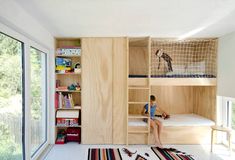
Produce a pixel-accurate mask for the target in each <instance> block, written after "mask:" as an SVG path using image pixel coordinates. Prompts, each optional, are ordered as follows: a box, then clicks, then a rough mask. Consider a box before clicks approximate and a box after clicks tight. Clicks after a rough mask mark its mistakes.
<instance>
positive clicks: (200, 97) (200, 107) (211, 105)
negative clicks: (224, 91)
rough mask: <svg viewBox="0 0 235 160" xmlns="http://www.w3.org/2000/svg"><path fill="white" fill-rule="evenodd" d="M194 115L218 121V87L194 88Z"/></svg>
mask: <svg viewBox="0 0 235 160" xmlns="http://www.w3.org/2000/svg"><path fill="white" fill-rule="evenodd" d="M193 92H194V108H193V113H195V114H198V115H200V116H203V117H206V118H208V119H211V120H213V121H215V120H216V87H194V88H193Z"/></svg>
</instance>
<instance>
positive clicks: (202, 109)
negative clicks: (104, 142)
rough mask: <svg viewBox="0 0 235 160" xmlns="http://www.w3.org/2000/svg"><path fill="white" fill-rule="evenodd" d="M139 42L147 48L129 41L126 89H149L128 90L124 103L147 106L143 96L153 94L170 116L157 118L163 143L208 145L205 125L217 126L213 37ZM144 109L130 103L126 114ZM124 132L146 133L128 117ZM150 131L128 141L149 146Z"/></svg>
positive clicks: (138, 122) (143, 125)
mask: <svg viewBox="0 0 235 160" xmlns="http://www.w3.org/2000/svg"><path fill="white" fill-rule="evenodd" d="M142 41H145V43H147V45H145V46H143V45H142V44H144V43H143V42H141V41H138V42H139V44H138V42H137V40H136V39H135V38H133V39H130V41H129V55H128V58H129V75H128V87H129V88H135V87H136V88H145V87H146V86H149V90H147V91H144V90H131V89H128V95H129V97H128V99H129V101H142V102H145V103H149V102H148V100H149V99H148V98H147V99H146V97H147V96H150V95H151V94H153V95H155V96H156V98H157V105H158V106H159V107H161V108H162V109H163V110H165V111H166V112H168V113H169V114H170V115H171V118H170V119H169V120H163V119H159V120H161V122H162V124H163V131H162V136H161V140H162V143H163V144H201V143H210V142H209V140H210V126H212V125H214V124H215V123H216V121H215V120H216V73H217V72H216V59H217V39H216V38H213V39H212V38H210V39H205V38H204V39H189V40H184V41H176V40H173V39H171V40H169V39H152V40H151V41H147V40H146V39H144V38H143V39H142ZM134 42H135V43H134ZM140 42H141V43H140ZM148 43H151V44H148ZM137 46H138V47H139V48H137ZM146 46H150V47H149V48H150V49H149V50H148V47H146ZM143 47H146V48H145V49H144V48H143ZM157 50H161V52H163V53H166V54H167V55H169V56H170V57H171V59H172V61H171V63H172V64H171V65H172V71H170V70H169V66H168V65H167V63H166V61H164V59H163V58H161V60H160V61H159V57H158V56H156V52H157ZM149 58H150V60H149ZM148 64H150V65H148ZM159 66H160V67H159ZM149 72H150V73H151V75H148V74H147V73H149ZM148 91H149V92H148ZM143 106H144V103H142V104H135V105H130V104H129V105H128V112H127V113H128V114H129V115H141V110H142V108H143ZM128 128H129V130H145V131H147V129H149V128H148V124H147V123H145V122H143V119H141V118H139V119H135V118H132V119H130V118H128ZM149 131H150V133H148V132H146V134H145V132H143V133H138V134H137V133H134V132H133V133H128V136H127V137H128V142H127V143H128V144H152V143H153V142H154V140H153V136H152V134H151V130H150V129H149Z"/></svg>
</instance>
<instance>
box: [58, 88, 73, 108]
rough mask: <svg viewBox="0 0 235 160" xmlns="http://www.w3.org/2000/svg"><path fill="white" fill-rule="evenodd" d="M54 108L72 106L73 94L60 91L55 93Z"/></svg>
mask: <svg viewBox="0 0 235 160" xmlns="http://www.w3.org/2000/svg"><path fill="white" fill-rule="evenodd" d="M55 108H56V109H58V108H68V109H69V108H74V103H73V95H72V94H62V93H61V92H59V93H56V95H55Z"/></svg>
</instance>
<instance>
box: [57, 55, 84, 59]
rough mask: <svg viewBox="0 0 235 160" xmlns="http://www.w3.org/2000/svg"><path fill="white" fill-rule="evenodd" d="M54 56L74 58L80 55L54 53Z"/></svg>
mask: <svg viewBox="0 0 235 160" xmlns="http://www.w3.org/2000/svg"><path fill="white" fill-rule="evenodd" d="M55 56H56V57H71V58H76V57H81V56H80V55H60V54H56V55H55Z"/></svg>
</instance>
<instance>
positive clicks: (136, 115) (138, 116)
mask: <svg viewBox="0 0 235 160" xmlns="http://www.w3.org/2000/svg"><path fill="white" fill-rule="evenodd" d="M128 118H149V116H144V115H140V114H129V115H128Z"/></svg>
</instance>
